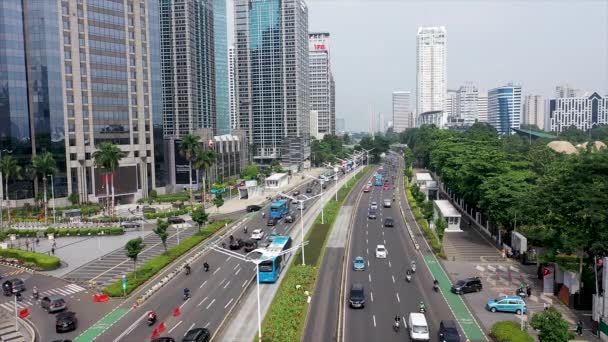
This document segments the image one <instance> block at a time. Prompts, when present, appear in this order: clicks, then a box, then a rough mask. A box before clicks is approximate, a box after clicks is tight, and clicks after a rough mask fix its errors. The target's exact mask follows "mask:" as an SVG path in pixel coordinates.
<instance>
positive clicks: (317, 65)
mask: <svg viewBox="0 0 608 342" xmlns="http://www.w3.org/2000/svg"><path fill="white" fill-rule="evenodd" d="M308 41H309V46H308V51H309V56H308V58H309V59H308V63H309V65H310V69H309V77H310V109H311V110H312V111H316V112H317V115H318V116H317V123H318V131H317V135H318V136H321V137H322V136H324V135H325V134H335V133H336V126H335V125H336V123H335V122H336V112H335V105H332V102H333V101H334V99H333V98H332V96H335V84H334V82H333V75H332V72H331V59H330V49H329V47H330V42H329V33H327V32H316V33H310V34H309V35H308Z"/></svg>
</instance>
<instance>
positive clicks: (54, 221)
mask: <svg viewBox="0 0 608 342" xmlns="http://www.w3.org/2000/svg"><path fill="white" fill-rule="evenodd" d="M49 176H51V196H53V224H57V216H56V215H55V178H53V174H50V175H49Z"/></svg>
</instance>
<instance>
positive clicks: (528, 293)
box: [526, 285, 532, 298]
mask: <svg viewBox="0 0 608 342" xmlns="http://www.w3.org/2000/svg"><path fill="white" fill-rule="evenodd" d="M526 294H527V295H528V298H530V296H532V287H531V286H529V285H528V287H527V288H526Z"/></svg>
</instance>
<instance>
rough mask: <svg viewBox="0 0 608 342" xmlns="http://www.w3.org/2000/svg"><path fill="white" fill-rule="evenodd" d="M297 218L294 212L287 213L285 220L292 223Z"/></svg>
mask: <svg viewBox="0 0 608 342" xmlns="http://www.w3.org/2000/svg"><path fill="white" fill-rule="evenodd" d="M295 220H296V218H295V216H294V215H293V214H287V216H285V222H287V223H292V222H293V221H295Z"/></svg>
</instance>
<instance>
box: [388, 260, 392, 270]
mask: <svg viewBox="0 0 608 342" xmlns="http://www.w3.org/2000/svg"><path fill="white" fill-rule="evenodd" d="M391 266H392V265H391V261H390V260H389V261H388V268H391Z"/></svg>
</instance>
